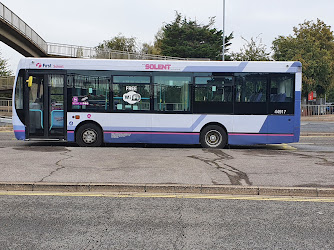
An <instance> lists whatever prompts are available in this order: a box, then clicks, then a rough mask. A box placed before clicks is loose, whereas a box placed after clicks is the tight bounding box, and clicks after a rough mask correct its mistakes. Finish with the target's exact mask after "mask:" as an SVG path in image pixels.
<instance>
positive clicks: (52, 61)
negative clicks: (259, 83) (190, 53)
mask: <svg viewBox="0 0 334 250" xmlns="http://www.w3.org/2000/svg"><path fill="white" fill-rule="evenodd" d="M301 66H302V64H301V63H300V62H292V61H252V62H245V61H242V62H239V61H167V60H166V61H163V60H156V61H155V60H124V59H123V60H115V59H77V58H29V57H28V58H23V59H21V60H20V62H19V65H18V70H20V69H34V70H45V69H48V70H115V71H141V72H143V71H148V72H152V71H160V72H161V71H162V72H229V73H236V72H248V73H252V72H266V73H271V72H272V73H296V72H301Z"/></svg>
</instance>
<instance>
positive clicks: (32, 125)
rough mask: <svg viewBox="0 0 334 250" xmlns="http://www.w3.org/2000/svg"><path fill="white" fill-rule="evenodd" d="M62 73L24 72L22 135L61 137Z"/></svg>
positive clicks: (62, 118) (62, 121)
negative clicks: (23, 120) (25, 120)
mask: <svg viewBox="0 0 334 250" xmlns="http://www.w3.org/2000/svg"><path fill="white" fill-rule="evenodd" d="M65 77H66V75H65V74H54V73H52V74H51V73H50V74H45V73H40V72H33V71H29V72H28V74H27V84H25V86H26V92H25V93H26V97H25V103H26V105H25V112H26V113H25V114H26V117H27V118H28V119H27V120H28V122H27V123H26V124H27V130H26V133H27V135H26V138H44V139H65V135H66V133H65V127H64V124H65V119H66V116H65V110H66V109H65V105H66V102H65V100H64V97H65V96H66V95H64V91H65V89H66V88H64V83H65ZM29 81H30V83H29ZM29 85H30V86H29Z"/></svg>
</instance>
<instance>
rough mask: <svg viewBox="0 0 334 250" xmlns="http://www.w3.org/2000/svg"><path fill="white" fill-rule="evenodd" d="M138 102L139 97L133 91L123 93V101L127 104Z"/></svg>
mask: <svg viewBox="0 0 334 250" xmlns="http://www.w3.org/2000/svg"><path fill="white" fill-rule="evenodd" d="M140 100H141V95H140V94H138V93H136V92H134V91H129V92H128V93H125V94H124V95H123V101H125V102H127V103H129V104H135V103H137V102H140Z"/></svg>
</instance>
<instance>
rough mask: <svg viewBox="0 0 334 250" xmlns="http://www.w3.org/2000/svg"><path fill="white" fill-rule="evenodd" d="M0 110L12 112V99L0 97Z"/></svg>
mask: <svg viewBox="0 0 334 250" xmlns="http://www.w3.org/2000/svg"><path fill="white" fill-rule="evenodd" d="M0 112H5V113H8V114H10V113H11V112H12V100H11V99H7V98H6V99H5V98H3V99H0Z"/></svg>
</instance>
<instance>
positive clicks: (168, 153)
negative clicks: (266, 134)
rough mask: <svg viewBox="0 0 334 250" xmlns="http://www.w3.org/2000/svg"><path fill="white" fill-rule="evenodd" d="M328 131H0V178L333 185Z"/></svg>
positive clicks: (333, 160)
mask: <svg viewBox="0 0 334 250" xmlns="http://www.w3.org/2000/svg"><path fill="white" fill-rule="evenodd" d="M333 145H334V137H303V138H301V142H300V143H294V144H291V145H261V146H242V147H241V146H240V147H231V148H229V149H223V150H208V149H202V148H200V147H199V146H182V145H181V146H180V145H178V146H173V145H172V146H171V145H148V146H145V145H107V146H104V147H101V148H80V147H77V146H76V145H75V144H67V143H62V142H60V143H59V142H22V141H17V140H15V139H14V138H13V134H12V133H5V132H1V133H0V153H1V158H2V159H1V162H0V171H1V173H2V174H1V175H0V182H1V181H6V182H12V181H20V182H70V183H77V182H85V183H87V182H88V183H89V182H94V183H100V182H107V183H133V184H136V183H137V184H142V183H146V184H148V183H152V184H173V183H174V184H191V185H192V184H194V185H195V184H201V185H221V184H225V185H226V184H228V185H243V186H278V187H280V186H283V187H284V186H289V187H293V186H296V187H325V188H327V187H329V188H331V187H334V168H333V166H334V154H333Z"/></svg>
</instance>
